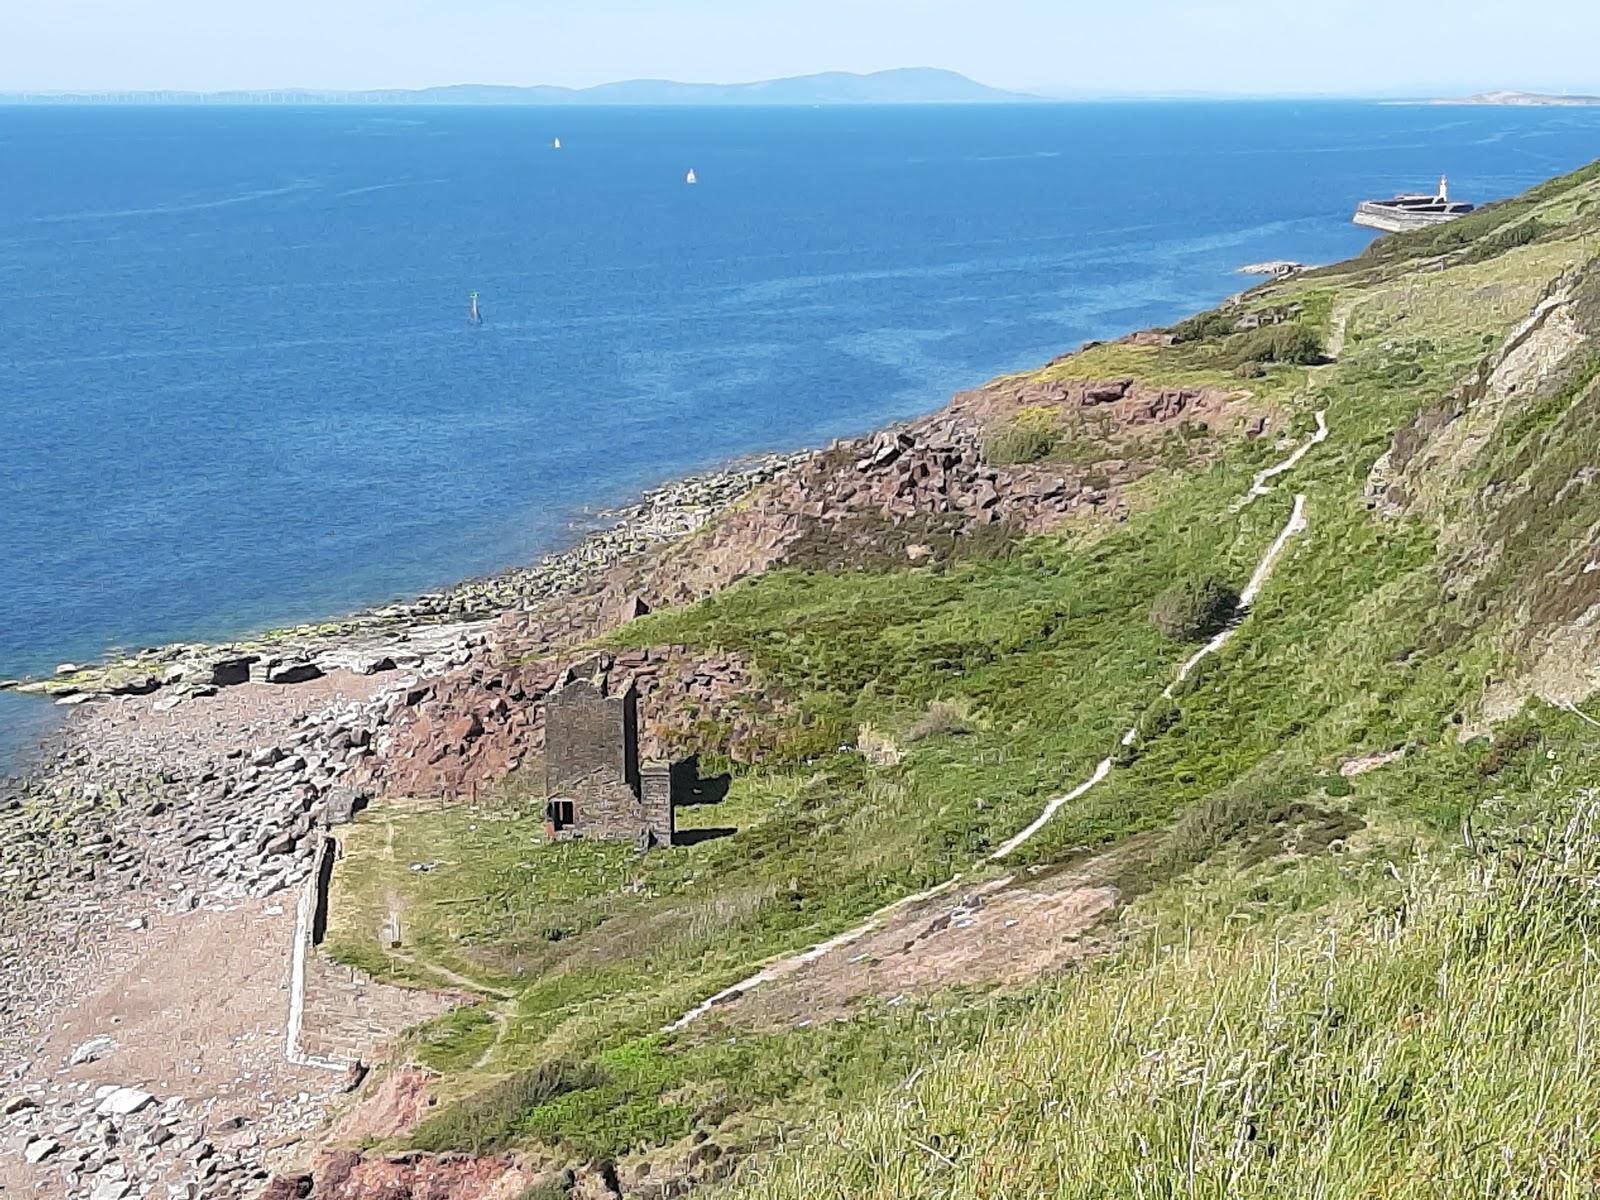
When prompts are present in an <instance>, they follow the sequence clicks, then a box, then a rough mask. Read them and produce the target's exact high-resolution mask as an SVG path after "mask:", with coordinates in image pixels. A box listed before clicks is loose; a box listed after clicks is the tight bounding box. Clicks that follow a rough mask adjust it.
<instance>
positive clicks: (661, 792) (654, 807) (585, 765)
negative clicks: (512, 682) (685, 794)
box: [544, 679, 674, 849]
mask: <svg viewBox="0 0 1600 1200" xmlns="http://www.w3.org/2000/svg"><path fill="white" fill-rule="evenodd" d="M544 728H545V749H544V785H545V827H546V829H547V831H548V832H549V835H550V837H551V838H552V839H553V840H557V841H567V840H571V839H574V838H597V839H604V840H612V841H621V840H626V841H632V842H636V843H638V845H639V846H640V847H641V848H643V849H649V848H650V847H653V846H670V845H672V835H673V832H674V820H673V810H672V771H671V768H670V767H669V765H668V764H667V763H664V762H663V763H656V762H650V763H643V764H641V763H640V762H639V702H638V695H637V693H636V691H635V690H634V687H633V683H632V681H629V683H628V684H627V685H626V686H625V687H624V688H623V690H622V691H621V693H620V694H617V695H608V694H607V693H606V691H605V690H604V683H603V682H602V683H601V684H599V685H597V684H595V683H592V682H590V681H589V680H587V679H575V680H572V681H571V682H569V683H567V684H566V685H565V686H563V687H559V688H557V689H556V690H555V691H553V692H551V693H550V695H549V696H547V697H546V698H545V710H544Z"/></svg>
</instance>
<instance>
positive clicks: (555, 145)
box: [550, 138, 561, 150]
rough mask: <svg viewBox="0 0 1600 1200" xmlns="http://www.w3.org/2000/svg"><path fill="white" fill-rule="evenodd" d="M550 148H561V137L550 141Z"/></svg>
mask: <svg viewBox="0 0 1600 1200" xmlns="http://www.w3.org/2000/svg"><path fill="white" fill-rule="evenodd" d="M550 148H551V149H552V150H559V149H561V139H560V138H557V139H556V140H555V141H553V142H551V143H550Z"/></svg>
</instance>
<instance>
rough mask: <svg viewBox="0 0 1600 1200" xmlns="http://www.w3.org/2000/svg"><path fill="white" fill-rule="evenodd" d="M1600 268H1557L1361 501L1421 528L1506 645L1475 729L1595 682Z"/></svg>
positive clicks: (1453, 582)
mask: <svg viewBox="0 0 1600 1200" xmlns="http://www.w3.org/2000/svg"><path fill="white" fill-rule="evenodd" d="M1597 347H1600V268H1597V267H1596V266H1595V265H1594V264H1592V263H1591V264H1589V265H1588V266H1587V267H1586V268H1585V269H1583V270H1581V271H1577V272H1572V273H1568V274H1564V275H1562V276H1561V277H1559V278H1558V279H1556V280H1554V281H1553V282H1552V283H1551V284H1550V285H1549V286H1548V287H1547V288H1546V289H1545V293H1544V294H1543V295H1542V296H1541V297H1540V298H1539V300H1538V302H1537V303H1536V304H1535V306H1534V307H1533V310H1532V311H1531V312H1530V313H1529V315H1528V317H1527V318H1526V320H1524V321H1523V322H1521V323H1520V324H1519V325H1518V326H1517V327H1516V328H1515V329H1514V330H1513V331H1512V333H1511V334H1510V336H1508V337H1507V338H1506V339H1505V341H1504V342H1503V343H1502V344H1501V345H1499V346H1498V347H1496V348H1495V349H1494V350H1493V351H1491V352H1490V353H1489V354H1488V355H1487V356H1485V358H1484V359H1483V361H1482V362H1481V363H1480V364H1479V366H1478V368H1477V369H1476V370H1475V371H1474V372H1473V373H1472V375H1471V376H1470V377H1469V378H1468V379H1467V380H1466V381H1465V382H1464V383H1463V384H1462V385H1461V386H1460V387H1459V388H1458V389H1456V390H1455V391H1454V392H1452V393H1451V394H1449V395H1447V396H1445V397H1443V398H1442V399H1440V400H1438V401H1436V402H1434V403H1431V404H1428V405H1426V406H1424V407H1423V408H1422V409H1421V411H1419V412H1418V413H1417V415H1416V417H1415V418H1414V419H1413V420H1412V421H1411V422H1410V423H1409V424H1407V425H1406V426H1405V427H1403V428H1402V429H1401V430H1400V431H1399V432H1398V433H1397V434H1396V435H1395V438H1394V441H1393V443H1392V444H1391V446H1390V448H1389V449H1388V450H1387V451H1386V452H1385V453H1384V454H1383V455H1382V457H1380V458H1379V460H1378V461H1377V463H1376V464H1375V465H1374V467H1373V470H1372V473H1371V475H1370V477H1369V480H1368V502H1369V504H1370V505H1371V506H1372V507H1373V508H1374V509H1375V510H1377V511H1378V512H1379V513H1380V514H1381V515H1383V516H1385V517H1387V518H1389V519H1391V520H1401V519H1407V518H1410V519H1419V520H1422V521H1425V522H1427V523H1428V524H1429V525H1430V526H1431V527H1432V528H1433V529H1434V531H1435V533H1436V536H1437V537H1438V539H1439V544H1440V547H1441V550H1442V551H1443V559H1444V564H1445V565H1444V574H1445V577H1446V579H1447V580H1448V583H1449V586H1450V588H1451V589H1452V590H1453V591H1454V592H1455V593H1456V594H1459V595H1462V596H1466V597H1468V598H1471V599H1473V600H1474V601H1475V603H1476V608H1477V611H1478V612H1480V613H1481V614H1482V619H1483V621H1484V622H1485V623H1486V624H1488V625H1491V626H1493V627H1494V629H1495V630H1496V631H1497V632H1498V633H1499V634H1501V636H1502V637H1503V643H1504V647H1505V649H1506V651H1507V654H1506V656H1505V659H1504V661H1503V662H1502V663H1501V664H1500V668H1499V669H1498V670H1497V672H1496V674H1495V675H1494V676H1492V677H1490V678H1489V679H1487V680H1486V681H1485V692H1484V698H1483V703H1482V711H1481V713H1480V714H1478V715H1479V716H1480V717H1481V718H1482V720H1483V721H1484V722H1486V723H1491V724H1492V723H1493V722H1496V721H1499V720H1502V719H1504V718H1506V717H1507V716H1509V715H1511V714H1512V713H1514V712H1515V711H1516V710H1517V709H1518V708H1520V707H1521V705H1522V703H1523V701H1524V700H1525V699H1526V698H1527V697H1528V696H1537V697H1539V698H1541V699H1543V700H1546V701H1548V702H1550V703H1553V704H1558V705H1559V704H1572V703H1575V702H1577V701H1579V700H1581V699H1583V698H1584V697H1585V696H1587V695H1589V694H1591V693H1593V692H1594V691H1595V690H1596V689H1597V688H1600V489H1597V487H1596V484H1597V482H1600V349H1597Z"/></svg>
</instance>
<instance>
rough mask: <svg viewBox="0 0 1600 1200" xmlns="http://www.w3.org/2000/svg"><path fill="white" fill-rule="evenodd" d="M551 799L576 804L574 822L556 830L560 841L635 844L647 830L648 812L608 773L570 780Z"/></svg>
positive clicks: (554, 792)
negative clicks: (601, 841)
mask: <svg viewBox="0 0 1600 1200" xmlns="http://www.w3.org/2000/svg"><path fill="white" fill-rule="evenodd" d="M550 799H551V800H554V801H557V802H561V801H570V802H571V804H572V812H573V821H572V823H571V824H568V825H563V826H561V827H560V828H558V829H556V831H555V835H556V838H557V840H558V841H570V840H572V839H574V838H593V839H598V840H603V841H633V840H634V839H635V838H637V837H638V836H639V834H640V832H641V831H642V830H644V829H645V828H646V827H647V822H646V820H645V815H644V809H643V808H642V807H640V804H639V797H638V796H636V795H635V794H634V791H633V789H632V788H631V787H629V786H628V785H627V784H625V783H622V782H621V781H620V780H617V779H614V778H612V777H610V776H609V775H607V774H603V773H602V774H597V775H595V776H593V777H591V778H589V779H580V780H576V781H569V782H568V784H567V785H566V786H565V787H563V788H562V789H560V790H558V791H553V792H551V793H550Z"/></svg>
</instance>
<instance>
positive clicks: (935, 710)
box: [906, 700, 972, 742]
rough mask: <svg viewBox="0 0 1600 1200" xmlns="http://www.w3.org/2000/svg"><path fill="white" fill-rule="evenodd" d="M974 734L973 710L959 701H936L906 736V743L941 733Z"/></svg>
mask: <svg viewBox="0 0 1600 1200" xmlns="http://www.w3.org/2000/svg"><path fill="white" fill-rule="evenodd" d="M971 732H972V712H971V709H970V708H969V707H968V706H967V705H966V704H964V703H962V702H961V701H959V700H935V701H934V702H933V703H932V704H930V705H928V711H927V712H925V713H923V714H922V716H921V717H919V718H918V719H917V723H916V724H915V725H913V726H912V727H911V732H909V733H908V734H906V741H908V742H920V741H922V740H923V739H924V738H931V737H935V736H937V735H938V734H941V733H949V734H962V733H971Z"/></svg>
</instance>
